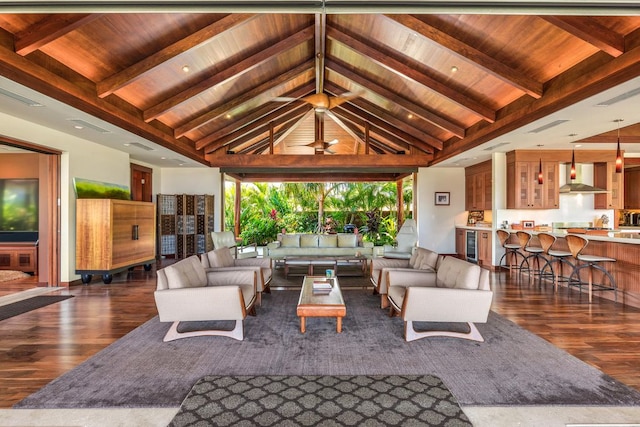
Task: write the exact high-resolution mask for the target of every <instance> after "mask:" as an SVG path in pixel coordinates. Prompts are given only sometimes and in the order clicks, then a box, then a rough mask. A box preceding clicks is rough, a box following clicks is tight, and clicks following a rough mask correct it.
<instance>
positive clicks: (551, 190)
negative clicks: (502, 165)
mask: <svg viewBox="0 0 640 427" xmlns="http://www.w3.org/2000/svg"><path fill="white" fill-rule="evenodd" d="M539 170H540V160H537V161H533V160H517V157H516V152H513V151H512V152H510V153H507V209H558V208H559V205H560V191H559V185H558V181H559V163H558V162H554V161H543V162H542V174H543V183H542V184H539V183H538V172H539Z"/></svg>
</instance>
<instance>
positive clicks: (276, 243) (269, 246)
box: [267, 240, 280, 249]
mask: <svg viewBox="0 0 640 427" xmlns="http://www.w3.org/2000/svg"><path fill="white" fill-rule="evenodd" d="M279 247H280V241H278V240H276V241H273V242H269V243H267V249H278V248H279Z"/></svg>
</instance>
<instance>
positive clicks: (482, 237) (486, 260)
mask: <svg viewBox="0 0 640 427" xmlns="http://www.w3.org/2000/svg"><path fill="white" fill-rule="evenodd" d="M491 234H492V233H491V231H489V230H479V231H477V240H476V242H477V245H478V264H479V265H480V266H482V267H489V268H491V265H492V264H493V256H492V253H491V252H492V250H491V249H492V248H491V246H492V243H491V242H492V241H493V239H492V237H491Z"/></svg>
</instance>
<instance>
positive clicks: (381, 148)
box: [344, 121, 409, 154]
mask: <svg viewBox="0 0 640 427" xmlns="http://www.w3.org/2000/svg"><path fill="white" fill-rule="evenodd" d="M344 124H345V126H347V127H349V129H350V130H351V132H352V133H354V134H355V135H356V136H357V137H358V139H360V140H364V139H366V135H365V133H364V132H363V131H361V130H360V128H359V127H358V125H356V124H355V123H353V122H350V121H345V122H344ZM369 144H371V145H372V147H373V148H374V150H375V151H376V153H377V154H382V153H389V154H399V153H398V150H394V149H393V148H391V147H389V146H388V145H387V144H385V143H384V142H382V141H379V140H377V139H376V138H374V137H372V136H371V135H369ZM403 145H404V146H405V148H406V149H407V150H408V149H409V144H407V143H404V144H403Z"/></svg>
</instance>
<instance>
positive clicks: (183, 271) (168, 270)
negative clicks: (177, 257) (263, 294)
mask: <svg viewBox="0 0 640 427" xmlns="http://www.w3.org/2000/svg"><path fill="white" fill-rule="evenodd" d="M157 277H158V282H157V287H156V291H155V292H154V294H153V296H154V298H155V301H156V307H157V308H158V314H159V317H160V321H161V322H173V324H172V325H171V327H170V328H169V331H167V334H166V335H165V337H164V341H165V342H166V341H172V340H175V339H178V338H188V337H196V336H202V335H220V336H226V337H230V338H234V339H237V340H242V339H243V337H244V328H243V323H242V322H243V320H244V318H245V317H247V314H255V309H254V304H255V301H256V283H257V275H256V272H255V271H252V270H245V271H227V272H210V273H207V272H205V269H204V268H203V267H202V264H201V263H200V260H199V259H198V257H197V256H195V255H193V256H191V257H189V258H186V259H183V260H181V261H178V262H176V263H174V264H172V265H169V266H167V267H165V268H162V269H160V270H158V271H157ZM208 320H235V327H234V328H233V329H231V330H219V329H216V330H198V331H192V332H179V331H178V325H179V323H180V322H190V321H208Z"/></svg>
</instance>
